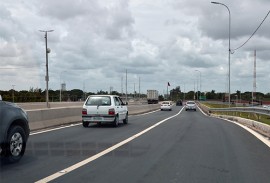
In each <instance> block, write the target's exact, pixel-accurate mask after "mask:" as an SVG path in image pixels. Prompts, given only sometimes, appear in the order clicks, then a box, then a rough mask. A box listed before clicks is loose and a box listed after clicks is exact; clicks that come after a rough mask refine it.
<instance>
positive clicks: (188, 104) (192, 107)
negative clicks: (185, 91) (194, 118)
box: [185, 101, 197, 111]
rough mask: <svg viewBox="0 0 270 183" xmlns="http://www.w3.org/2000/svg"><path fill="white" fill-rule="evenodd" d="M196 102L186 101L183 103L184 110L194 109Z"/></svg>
mask: <svg viewBox="0 0 270 183" xmlns="http://www.w3.org/2000/svg"><path fill="white" fill-rule="evenodd" d="M196 108H197V107H196V103H195V102H194V101H187V102H186V105H185V110H186V111H188V110H192V111H196Z"/></svg>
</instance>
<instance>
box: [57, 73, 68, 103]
mask: <svg viewBox="0 0 270 183" xmlns="http://www.w3.org/2000/svg"><path fill="white" fill-rule="evenodd" d="M63 72H67V71H61V72H60V76H59V77H60V78H59V79H60V97H59V101H60V102H62V81H61V75H62V73H63Z"/></svg>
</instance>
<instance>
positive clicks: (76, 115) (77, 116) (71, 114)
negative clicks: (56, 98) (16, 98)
mask: <svg viewBox="0 0 270 183" xmlns="http://www.w3.org/2000/svg"><path fill="white" fill-rule="evenodd" d="M159 108H160V105H158V104H153V105H131V106H128V110H129V115H136V114H142V113H146V112H150V111H154V110H157V109H159ZM81 111H82V106H81V107H78V106H71V107H61V108H50V109H35V110H26V112H27V114H28V118H29V126H30V130H31V131H33V130H39V129H44V128H49V127H54V126H59V125H66V124H71V123H76V122H80V121H81V120H82V115H81Z"/></svg>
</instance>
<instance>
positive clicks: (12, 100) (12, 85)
mask: <svg viewBox="0 0 270 183" xmlns="http://www.w3.org/2000/svg"><path fill="white" fill-rule="evenodd" d="M14 86H16V85H12V88H13V90H12V101H13V103H14Z"/></svg>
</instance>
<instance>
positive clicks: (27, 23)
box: [0, 0, 270, 93]
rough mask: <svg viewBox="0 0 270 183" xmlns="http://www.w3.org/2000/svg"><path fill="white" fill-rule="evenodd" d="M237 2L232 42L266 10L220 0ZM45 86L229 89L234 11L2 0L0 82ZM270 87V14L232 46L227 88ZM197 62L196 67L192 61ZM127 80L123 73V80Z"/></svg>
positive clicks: (268, 5) (267, 5)
mask: <svg viewBox="0 0 270 183" xmlns="http://www.w3.org/2000/svg"><path fill="white" fill-rule="evenodd" d="M220 2H222V3H224V4H226V5H227V6H228V7H229V8H230V11H231V20H232V21H231V48H232V49H234V48H237V47H238V46H240V45H241V44H242V43H244V42H245V41H246V40H247V39H248V38H249V37H250V35H251V34H252V33H253V32H254V30H255V29H256V28H257V27H258V25H259V24H260V23H261V22H262V20H263V19H264V17H265V16H266V15H267V13H268V11H269V10H270V1H269V0H256V1H254V0H223V1H220ZM51 29H52V30H54V31H53V32H50V33H48V47H49V48H50V49H51V53H50V54H49V76H50V81H49V88H51V89H53V90H58V89H59V88H60V82H65V83H66V86H67V89H68V90H71V89H75V88H76V89H85V91H87V92H90V91H92V92H96V91H97V90H105V91H108V90H109V89H110V87H113V90H116V91H119V92H121V90H122V87H121V86H122V85H121V83H123V89H124V91H125V86H124V84H125V72H126V70H127V72H128V82H127V83H128V87H127V88H128V92H133V90H134V85H135V90H136V91H137V92H138V90H139V87H138V86H139V79H140V81H141V82H140V86H141V87H140V89H141V93H146V90H147V89H157V90H159V92H160V93H164V92H165V93H166V87H167V82H170V85H171V86H170V88H174V87H176V86H180V87H181V89H182V91H190V90H193V89H194V85H195V88H196V90H197V85H198V88H199V89H200V82H199V76H200V73H201V90H202V91H211V90H215V91H217V92H224V91H227V90H228V11H227V9H226V8H225V7H224V6H221V5H215V4H211V3H210V1H209V0H147V1H146V0H130V1H128V0H100V1H97V0H76V1H74V0H46V1H44V0H12V1H6V0H0V90H10V89H11V88H12V85H15V86H14V87H15V90H29V88H30V87H34V88H41V89H43V90H44V89H45V87H46V83H45V73H46V72H45V68H46V65H45V63H46V59H45V39H44V33H42V32H39V30H51ZM255 49H256V50H257V91H260V92H263V93H268V92H270V82H269V81H270V72H269V70H270V16H269V17H268V18H267V19H266V20H265V22H264V24H263V25H262V26H261V28H260V29H259V30H258V32H257V33H256V34H255V36H254V37H253V38H252V39H251V40H250V41H249V42H248V43H247V44H246V45H245V46H244V47H242V48H240V49H238V50H236V51H235V52H234V54H232V55H231V92H235V91H236V90H241V91H252V90H253V65H254V63H253V62H254V50H255ZM196 70H197V71H196ZM121 81H123V82H121Z"/></svg>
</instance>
